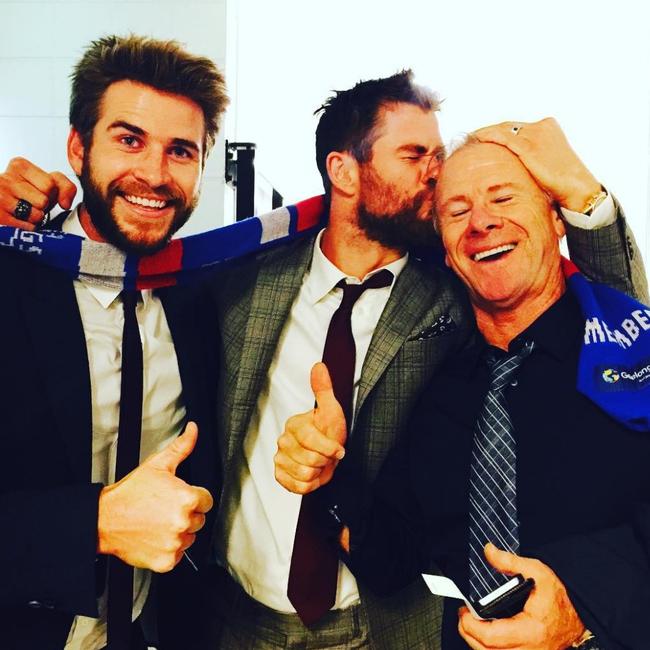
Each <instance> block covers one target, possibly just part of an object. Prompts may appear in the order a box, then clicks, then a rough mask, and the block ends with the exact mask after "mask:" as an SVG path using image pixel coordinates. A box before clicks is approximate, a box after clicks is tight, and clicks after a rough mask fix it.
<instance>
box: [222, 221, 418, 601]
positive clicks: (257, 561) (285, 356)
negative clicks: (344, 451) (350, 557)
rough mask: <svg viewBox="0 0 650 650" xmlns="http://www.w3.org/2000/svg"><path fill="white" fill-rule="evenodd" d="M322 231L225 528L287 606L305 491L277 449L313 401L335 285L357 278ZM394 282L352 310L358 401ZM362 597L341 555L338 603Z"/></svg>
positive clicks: (249, 587) (337, 299)
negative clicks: (295, 486) (280, 466)
mask: <svg viewBox="0 0 650 650" xmlns="http://www.w3.org/2000/svg"><path fill="white" fill-rule="evenodd" d="M321 237H322V231H321V233H320V234H319V236H318V237H317V239H316V243H315V245H314V252H313V257H312V262H311V267H310V269H309V270H308V271H307V272H306V273H305V276H304V278H303V283H302V287H301V289H300V291H299V293H298V295H297V296H296V299H295V300H294V302H293V306H292V308H291V312H290V314H289V318H288V319H287V322H286V324H285V326H284V328H283V330H282V333H281V335H280V340H279V343H278V347H277V349H276V351H275V355H274V357H273V361H272V363H271V365H270V367H269V371H268V375H267V378H266V381H265V384H264V387H263V389H262V392H261V393H260V396H259V398H258V401H257V406H256V409H255V412H254V415H253V417H252V419H251V423H250V426H249V428H248V432H247V434H246V439H245V442H244V456H245V458H244V467H243V469H242V475H241V498H240V502H239V504H238V506H237V507H236V508H235V511H234V516H233V519H232V526H231V528H230V530H229V531H226V536H227V549H226V558H227V564H228V568H229V570H230V572H231V573H232V575H233V576H234V577H235V579H236V580H237V581H238V582H239V583H240V584H241V585H242V587H243V588H244V589H245V590H246V592H247V593H248V594H250V596H252V597H253V598H254V599H255V600H257V601H259V602H261V603H262V604H264V605H266V606H267V607H270V608H272V609H274V610H277V611H280V612H285V613H291V612H295V611H296V610H295V608H294V607H293V605H292V604H291V602H290V601H289V599H288V597H287V583H288V580H289V568H290V565H291V552H292V550H293V540H294V536H295V531H296V525H297V522H298V512H299V510H300V502H301V499H302V497H301V496H300V495H298V494H292V493H291V492H288V491H287V490H285V489H284V488H283V487H281V486H280V485H279V484H278V483H277V482H276V480H275V476H274V466H273V457H274V455H275V452H276V450H277V440H278V437H279V435H280V434H281V433H282V431H283V430H284V424H285V422H286V420H287V419H288V418H289V417H290V416H292V415H295V414H296V413H301V412H303V411H308V410H309V409H311V408H313V406H314V395H313V393H312V391H311V388H310V383H309V375H310V370H311V367H312V366H313V364H314V363H316V362H317V361H320V360H321V358H322V355H323V347H324V345H325V338H326V336H327V329H328V327H329V323H330V320H331V318H332V314H333V313H334V312H335V311H336V310H337V309H338V307H339V305H340V303H341V300H342V298H343V290H342V289H338V288H335V286H336V284H337V283H338V282H339V281H340V280H341V279H343V278H346V280H347V281H348V282H350V283H357V284H358V283H359V280H358V279H357V278H352V277H349V276H346V275H345V273H343V272H342V271H340V270H339V269H338V268H336V266H334V265H333V264H332V263H331V262H330V261H329V260H328V259H327V258H326V257H325V255H324V254H323V253H322V251H321V248H320V240H321ZM406 263H407V256H404V257H402V258H400V259H398V260H396V261H395V262H392V263H391V264H388V265H386V266H385V267H382V268H386V269H388V270H389V271H392V273H393V275H394V277H395V278H397V276H398V275H399V273H400V271H401V270H402V269H403V268H404V266H405V265H406ZM379 270H381V269H377V270H375V271H373V272H372V273H370V274H368V276H366V277H369V276H370V275H374V274H375V273H377V272H378V271H379ZM365 279H366V278H364V280H365ZM394 283H395V279H394V280H393V284H392V285H391V286H389V287H385V288H381V289H368V290H367V291H365V292H364V293H363V294H362V295H361V297H360V298H359V300H358V301H357V302H356V304H355V305H354V309H353V311H352V333H353V336H354V340H355V345H356V365H355V372H354V400H355V402H356V395H357V392H358V384H359V379H360V376H361V368H362V367H363V363H364V360H365V358H366V353H367V352H368V347H369V346H370V340H371V338H372V335H373V333H374V331H375V327H376V326H377V322H378V321H379V317H380V316H381V313H382V312H383V310H384V307H385V306H386V303H387V302H388V298H389V297H390V293H391V291H392V287H393V286H394ZM358 600H359V591H358V588H357V584H356V581H355V579H354V577H353V576H352V574H351V573H350V571H349V570H348V568H347V567H346V566H345V565H344V564H342V563H340V564H339V577H338V587H337V594H336V601H335V604H334V609H340V608H345V607H348V606H349V605H352V604H353V603H355V602H357V601H358Z"/></svg>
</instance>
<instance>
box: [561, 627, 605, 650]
mask: <svg viewBox="0 0 650 650" xmlns="http://www.w3.org/2000/svg"><path fill="white" fill-rule="evenodd" d="M575 648H578V649H579V650H600V646H599V645H598V640H597V639H596V637H595V636H594V634H593V632H591V631H589V630H585V631H584V632H583V633H582V634H581V635H580V638H579V639H576V640H575V641H574V642H573V643H572V644H571V645H570V646H569V647H568V648H567V649H566V650H574V649H575Z"/></svg>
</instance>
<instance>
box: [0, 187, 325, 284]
mask: <svg viewBox="0 0 650 650" xmlns="http://www.w3.org/2000/svg"><path fill="white" fill-rule="evenodd" d="M325 223H326V214H325V209H324V201H323V197H322V196H314V197H312V198H310V199H307V200H305V201H300V202H299V203H296V204H295V205H288V206H284V207H281V208H277V209H276V210H273V211H272V212H269V213H267V214H263V215H261V216H258V217H250V218H249V219H244V220H243V221H238V222H236V223H233V224H230V225H227V226H223V227H221V228H216V229H215V230H209V231H207V232H203V233H200V234H197V235H190V236H188V237H180V238H178V239H172V240H171V241H170V242H169V244H168V245H167V246H165V248H163V249H162V250H160V251H158V252H157V253H154V254H153V255H146V256H139V255H132V254H127V253H125V252H124V251H121V250H120V249H119V248H116V247H115V246H113V245H111V244H107V243H100V242H96V241H92V240H90V239H84V238H83V237H79V236H77V235H72V234H70V233H63V232H58V231H51V230H49V231H48V230H44V231H40V232H35V231H29V230H21V229H20V228H10V227H8V226H0V246H7V247H9V248H13V249H15V250H18V251H21V252H23V253H26V254H29V255H31V256H33V257H34V259H35V261H38V262H40V263H42V264H46V265H48V266H53V267H56V268H58V269H61V270H63V271H65V272H66V273H68V274H69V275H70V276H71V277H73V278H79V279H81V280H84V281H85V282H90V283H93V284H99V285H101V286H105V287H114V288H116V289H155V288H158V287H168V286H173V285H179V284H186V283H187V282H189V281H190V280H191V279H193V278H194V277H195V276H196V275H197V273H199V272H202V271H205V270H209V269H212V268H214V267H215V266H217V265H218V264H221V263H223V262H227V261H229V260H233V259H237V258H239V257H244V256H245V255H249V254H252V253H256V252H258V251H262V250H264V249H266V248H268V247H270V246H274V245H277V244H282V243H285V242H288V241H291V240H293V239H296V238H298V237H301V236H303V235H308V234H309V233H312V232H317V231H318V230H319V229H320V228H322V227H323V226H324V225H325Z"/></svg>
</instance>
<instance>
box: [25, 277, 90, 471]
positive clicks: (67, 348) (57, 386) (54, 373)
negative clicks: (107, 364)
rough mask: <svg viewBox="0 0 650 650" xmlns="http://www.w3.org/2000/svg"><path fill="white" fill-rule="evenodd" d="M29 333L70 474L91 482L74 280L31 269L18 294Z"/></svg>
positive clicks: (86, 384) (86, 377) (86, 388)
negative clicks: (63, 446) (41, 370)
mask: <svg viewBox="0 0 650 650" xmlns="http://www.w3.org/2000/svg"><path fill="white" fill-rule="evenodd" d="M21 300H22V306H23V309H24V313H25V322H26V326H27V335H28V337H29V338H30V339H31V344H32V346H33V349H34V353H35V354H34V357H35V358H36V360H37V361H38V363H39V364H42V367H43V377H44V379H45V381H44V385H42V386H36V387H32V388H33V389H35V390H37V391H42V393H43V399H47V400H49V402H50V405H51V408H52V411H53V413H54V419H55V421H56V423H57V425H58V429H59V430H60V432H61V435H62V437H63V441H64V444H65V446H66V450H67V455H68V457H69V459H70V464H71V467H72V470H73V472H74V474H75V475H76V476H77V477H78V479H79V480H80V481H83V482H87V481H89V480H90V479H91V461H92V411H91V392H90V374H89V370H88V355H87V351H86V339H85V336H84V331H83V325H82V322H81V316H80V314H79V307H78V305H77V298H76V295H75V291H74V285H73V283H72V281H71V280H70V279H69V278H68V277H66V276H64V275H63V274H61V273H59V272H56V271H53V270H51V269H46V271H45V272H43V271H42V267H39V266H36V265H34V266H33V273H32V275H31V282H29V283H26V291H25V292H24V293H23V295H22V296H21Z"/></svg>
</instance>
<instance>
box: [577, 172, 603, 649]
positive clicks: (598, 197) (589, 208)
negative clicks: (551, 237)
mask: <svg viewBox="0 0 650 650" xmlns="http://www.w3.org/2000/svg"><path fill="white" fill-rule="evenodd" d="M606 198H607V191H606V190H605V188H604V187H603V186H602V185H601V186H600V191H598V192H596V194H594V195H593V196H591V197H590V198H589V200H588V201H587V203H586V205H585V207H584V210H583V211H582V214H586V215H587V216H588V217H590V216H591V215H592V214H593V213H594V210H595V209H596V208H597V207H598V206H599V205H600V204H601V203H602V202H603V201H604V200H605V199H606ZM578 647H580V646H578Z"/></svg>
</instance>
